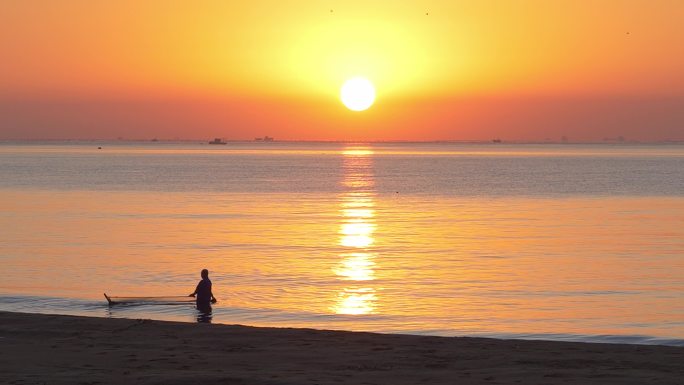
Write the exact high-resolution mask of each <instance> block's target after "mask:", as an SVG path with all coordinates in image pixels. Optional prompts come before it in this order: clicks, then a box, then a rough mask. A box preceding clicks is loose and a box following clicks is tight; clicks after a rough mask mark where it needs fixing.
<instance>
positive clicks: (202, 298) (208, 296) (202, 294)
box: [190, 269, 216, 314]
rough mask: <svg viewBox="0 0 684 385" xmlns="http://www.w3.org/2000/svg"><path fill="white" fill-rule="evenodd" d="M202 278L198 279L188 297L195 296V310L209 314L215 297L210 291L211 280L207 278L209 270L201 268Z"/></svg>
mask: <svg viewBox="0 0 684 385" xmlns="http://www.w3.org/2000/svg"><path fill="white" fill-rule="evenodd" d="M201 275H202V280H201V281H199V283H198V284H197V287H196V288H195V291H194V292H192V294H190V297H195V303H196V304H197V310H199V311H200V312H202V313H208V314H211V304H212V303H216V298H215V297H214V294H213V293H212V292H211V281H210V280H209V270H207V269H202V273H201Z"/></svg>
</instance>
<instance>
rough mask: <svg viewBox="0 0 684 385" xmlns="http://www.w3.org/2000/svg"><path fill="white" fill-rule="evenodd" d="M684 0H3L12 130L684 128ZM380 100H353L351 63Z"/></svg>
mask: <svg viewBox="0 0 684 385" xmlns="http://www.w3.org/2000/svg"><path fill="white" fill-rule="evenodd" d="M682 20H684V2H681V1H679V0H672V1H668V0H656V1H637V0H632V1H630V0H598V1H560V0H559V1H543V0H539V1H523V0H518V1H503V0H502V1H474V0H473V1H446V0H443V1H440V0H434V1H420V2H419V1H405V2H397V1H374V2H373V1H343V2H342V1H313V0H312V1H287V2H283V1H263V0H258V1H249V2H242V1H241V2H237V1H235V2H232V1H197V2H187V1H142V2H141V1H128V0H120V1H111V2H110V1H86V0H79V1H76V0H65V1H48V0H46V1H38V0H25V1H14V0H10V1H4V2H2V3H0V52H2V60H0V139H18V138H26V139H31V138H53V139H61V138H102V139H109V138H116V137H125V138H131V139H133V138H140V139H149V138H152V137H158V138H160V139H172V138H197V139H204V138H213V137H224V138H227V139H251V138H253V137H254V136H263V135H270V136H275V137H276V138H278V139H292V140H294V139H309V140H374V139H375V140H435V139H454V140H459V139H460V140H474V139H491V138H493V137H499V138H502V139H504V140H546V139H547V138H550V139H552V140H558V139H559V138H560V137H561V136H563V135H564V136H567V137H569V138H570V139H571V140H601V139H603V138H604V137H617V136H625V137H627V139H637V140H664V139H676V140H684V28H682V27H681V23H682ZM353 76H364V77H367V78H368V79H370V80H371V81H372V82H373V83H374V84H375V86H376V88H377V100H376V104H375V105H374V106H373V107H371V109H369V110H367V111H364V112H351V111H349V110H347V109H346V108H345V107H344V106H343V105H342V104H341V103H340V101H339V89H340V86H341V85H342V83H343V82H344V80H345V79H348V78H350V77H353Z"/></svg>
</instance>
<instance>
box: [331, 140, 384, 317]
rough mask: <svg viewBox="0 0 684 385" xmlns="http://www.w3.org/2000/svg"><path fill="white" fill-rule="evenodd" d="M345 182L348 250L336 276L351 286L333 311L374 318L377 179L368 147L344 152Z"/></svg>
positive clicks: (343, 239)
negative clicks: (374, 175) (375, 187)
mask: <svg viewBox="0 0 684 385" xmlns="http://www.w3.org/2000/svg"><path fill="white" fill-rule="evenodd" d="M342 154H343V156H344V159H343V166H342V167H343V170H344V174H343V175H344V179H343V181H342V184H343V185H344V187H345V188H346V189H347V191H345V192H344V193H343V194H342V195H341V197H340V211H341V214H342V223H341V224H340V230H339V234H340V240H339V245H340V246H342V247H344V248H346V249H348V250H349V251H345V252H343V253H341V254H340V258H341V261H340V263H339V265H337V266H336V267H334V268H333V272H334V273H335V274H336V275H337V276H338V277H339V279H340V280H342V281H346V282H348V285H347V286H345V287H344V289H343V290H342V291H341V292H340V293H339V294H338V296H337V302H336V303H335V305H334V306H333V307H332V309H331V310H332V311H333V312H335V313H337V314H353V315H359V314H371V313H373V312H374V310H375V303H376V301H377V299H378V298H377V293H376V288H375V287H374V286H373V285H372V282H373V281H374V280H375V273H374V267H375V259H376V257H377V253H374V252H373V250H372V247H373V243H374V238H373V233H374V232H375V230H376V224H375V222H374V217H375V210H374V207H375V199H374V195H375V191H374V185H375V181H374V179H373V158H372V156H373V151H372V150H371V149H369V148H366V147H353V148H347V149H345V150H344V151H343V152H342Z"/></svg>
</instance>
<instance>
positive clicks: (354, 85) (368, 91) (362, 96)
mask: <svg viewBox="0 0 684 385" xmlns="http://www.w3.org/2000/svg"><path fill="white" fill-rule="evenodd" d="M340 98H341V99H342V103H343V104H344V105H345V106H346V107H347V108H349V109H350V110H352V111H363V110H367V109H368V108H369V107H370V106H372V105H373V102H374V101H375V87H373V83H371V82H370V81H369V80H368V79H366V78H361V77H356V78H351V79H349V80H347V81H346V82H344V84H343V85H342V89H340Z"/></svg>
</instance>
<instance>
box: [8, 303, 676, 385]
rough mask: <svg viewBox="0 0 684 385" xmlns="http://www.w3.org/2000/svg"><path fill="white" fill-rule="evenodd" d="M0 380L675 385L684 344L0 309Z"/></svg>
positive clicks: (122, 382)
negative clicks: (354, 329) (452, 334)
mask: <svg viewBox="0 0 684 385" xmlns="http://www.w3.org/2000/svg"><path fill="white" fill-rule="evenodd" d="M0 345H1V346H2V349H1V350H0V383H8V384H9V383H48V384H71V383H106V384H124V383H128V384H130V383H145V384H174V383H177V384H182V383H202V384H218V383H231V384H233V383H234V384H271V385H276V384H320V385H325V384H396V385H401V384H419V383H426V384H427V383H429V384H451V383H455V382H456V383H459V384H556V383H558V384H561V383H562V384H594V383H601V384H643V383H658V384H676V383H678V382H679V381H681V378H682V377H684V366H682V365H681V362H684V347H673V346H662V345H631V344H610V343H585V342H561V341H542V340H499V339H492V338H481V337H436V336H419V335H401V334H376V333H368V332H349V331H329V330H316V329H293V328H264V327H250V326H240V325H223V324H193V323H184V322H173V321H152V320H140V319H139V320H135V319H125V318H97V317H83V316H66V315H46V314H28V313H12V312H4V311H0Z"/></svg>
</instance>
